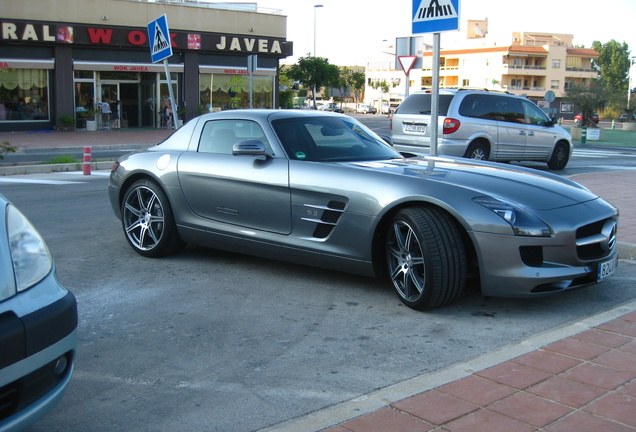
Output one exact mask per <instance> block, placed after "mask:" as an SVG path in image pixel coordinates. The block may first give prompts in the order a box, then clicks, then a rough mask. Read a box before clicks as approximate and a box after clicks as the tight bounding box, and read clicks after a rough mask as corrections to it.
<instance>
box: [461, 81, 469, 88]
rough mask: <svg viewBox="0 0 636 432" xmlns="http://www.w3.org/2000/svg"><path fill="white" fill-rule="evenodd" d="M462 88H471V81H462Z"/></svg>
mask: <svg viewBox="0 0 636 432" xmlns="http://www.w3.org/2000/svg"><path fill="white" fill-rule="evenodd" d="M462 86H463V87H470V80H469V79H465V80H462Z"/></svg>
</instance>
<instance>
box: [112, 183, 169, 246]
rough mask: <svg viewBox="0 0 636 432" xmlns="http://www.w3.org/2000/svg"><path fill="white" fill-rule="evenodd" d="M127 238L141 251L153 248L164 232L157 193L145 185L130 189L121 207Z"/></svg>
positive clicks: (161, 211) (161, 205)
mask: <svg viewBox="0 0 636 432" xmlns="http://www.w3.org/2000/svg"><path fill="white" fill-rule="evenodd" d="M122 216H123V224H124V230H125V231H126V236H127V237H128V240H129V241H130V243H131V244H132V246H134V247H135V248H137V249H139V250H141V251H150V250H153V249H154V248H155V247H156V246H157V244H158V243H159V242H160V241H161V238H162V236H163V233H164V226H165V221H164V209H163V204H162V202H161V200H160V199H159V197H158V196H157V194H155V192H154V191H153V190H152V189H150V188H149V187H146V186H137V187H135V188H134V189H131V190H130V192H129V193H128V195H127V196H126V200H125V201H124V206H123V209H122Z"/></svg>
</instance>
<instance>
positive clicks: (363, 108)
mask: <svg viewBox="0 0 636 432" xmlns="http://www.w3.org/2000/svg"><path fill="white" fill-rule="evenodd" d="M354 112H355V113H356V114H375V113H377V112H378V109H377V108H376V107H374V106H373V105H364V104H360V105H358V106H357V107H356V109H355V110H354Z"/></svg>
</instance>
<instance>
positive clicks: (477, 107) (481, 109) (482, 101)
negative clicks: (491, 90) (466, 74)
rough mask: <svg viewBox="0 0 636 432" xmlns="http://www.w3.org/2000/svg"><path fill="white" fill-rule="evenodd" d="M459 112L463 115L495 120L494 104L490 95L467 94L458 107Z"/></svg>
mask: <svg viewBox="0 0 636 432" xmlns="http://www.w3.org/2000/svg"><path fill="white" fill-rule="evenodd" d="M459 114H460V115H462V116H464V117H474V118H480V119H487V120H497V118H496V117H497V116H498V114H497V112H496V111H495V104H494V103H493V98H492V97H491V96H490V95H482V94H470V95H467V96H466V97H465V98H464V99H463V100H462V103H461V105H460V107H459Z"/></svg>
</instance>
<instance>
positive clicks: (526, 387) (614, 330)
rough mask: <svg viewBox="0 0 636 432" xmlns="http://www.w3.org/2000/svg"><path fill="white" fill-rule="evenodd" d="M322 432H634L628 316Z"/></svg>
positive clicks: (635, 342)
mask: <svg viewBox="0 0 636 432" xmlns="http://www.w3.org/2000/svg"><path fill="white" fill-rule="evenodd" d="M323 430H324V432H416V431H417V432H420V431H440V432H441V431H445V432H464V431H465V432H498V431H501V432H523V431H547V432H588V431H589V432H599V431H609V432H611V431H616V432H622V431H624V432H628V431H631V432H634V431H636V312H630V313H628V314H625V315H623V316H621V317H619V318H616V319H614V320H611V321H609V322H607V323H604V324H601V325H598V326H596V327H594V328H593V329H590V330H586V331H583V332H581V333H579V334H576V335H574V336H570V337H567V338H565V339H562V340H559V341H556V342H554V343H551V344H548V345H546V346H544V347H542V348H540V349H538V350H535V351H532V352H530V353H528V354H524V355H522V356H520V357H517V358H514V359H512V360H509V361H505V362H503V363H500V364H498V365H495V366H492V367H490V368H487V369H484V370H482V371H478V372H475V373H473V374H472V375H469V376H467V377H465V378H461V379H458V380H455V381H452V382H450V383H448V384H444V385H442V386H439V387H437V388H435V389H432V390H428V391H425V392H423V393H420V394H417V395H415V396H412V397H410V398H407V399H404V400H401V401H397V402H393V403H390V404H388V405H387V406H386V407H384V408H381V409H379V410H376V411H374V412H371V413H369V414H365V415H362V416H360V417H357V418H353V419H351V420H348V421H345V422H343V423H340V424H339V425H336V426H332V427H328V428H327V429H323Z"/></svg>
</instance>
